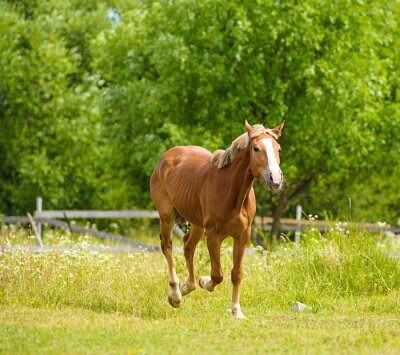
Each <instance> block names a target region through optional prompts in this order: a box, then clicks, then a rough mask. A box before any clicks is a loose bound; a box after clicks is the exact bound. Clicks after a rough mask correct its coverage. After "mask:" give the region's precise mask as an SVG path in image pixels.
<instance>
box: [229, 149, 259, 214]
mask: <svg viewBox="0 0 400 355" xmlns="http://www.w3.org/2000/svg"><path fill="white" fill-rule="evenodd" d="M226 169H227V170H229V196H230V197H231V198H232V199H233V201H234V205H235V207H236V208H237V209H238V210H240V209H241V208H242V206H243V202H244V201H245V199H246V198H247V195H248V193H249V191H250V188H251V187H252V185H253V181H254V177H253V175H252V174H251V173H250V154H249V150H248V149H247V148H246V149H244V150H243V151H241V152H240V153H239V154H238V155H237V156H236V158H235V159H234V160H233V162H232V163H231V164H230V165H229V166H228V167H227V168H226Z"/></svg>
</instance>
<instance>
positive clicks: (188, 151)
mask: <svg viewBox="0 0 400 355" xmlns="http://www.w3.org/2000/svg"><path fill="white" fill-rule="evenodd" d="M180 148H181V149H179V150H178V149H177V152H176V153H179V154H176V156H175V158H174V159H171V160H170V161H169V164H168V169H166V170H165V175H164V182H165V187H166V190H167V193H168V196H169V198H170V200H171V202H172V204H173V206H174V208H175V209H176V210H177V212H178V213H179V214H180V215H181V216H182V217H183V218H185V219H186V220H188V221H189V222H191V223H193V224H196V225H198V226H203V224H204V218H203V210H202V206H201V194H202V190H203V186H204V183H205V180H206V177H207V176H206V169H207V167H206V165H207V164H208V162H209V157H210V155H211V154H210V153H209V152H208V151H206V150H205V149H201V150H197V149H195V147H180Z"/></svg>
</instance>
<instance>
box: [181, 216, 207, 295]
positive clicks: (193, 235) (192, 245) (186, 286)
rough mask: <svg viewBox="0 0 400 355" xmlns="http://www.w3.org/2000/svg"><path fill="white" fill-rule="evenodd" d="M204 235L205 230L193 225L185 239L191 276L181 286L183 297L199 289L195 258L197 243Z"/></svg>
mask: <svg viewBox="0 0 400 355" xmlns="http://www.w3.org/2000/svg"><path fill="white" fill-rule="evenodd" d="M203 234H204V228H202V227H199V226H196V225H195V224H192V226H191V228H190V231H189V233H188V234H186V235H185V237H184V238H183V241H184V253H185V259H186V268H187V270H188V273H189V276H188V277H187V279H186V281H185V282H184V283H182V284H180V290H181V292H182V296H186V295H187V294H189V293H190V292H192V291H194V290H195V289H196V287H197V284H196V279H195V276H194V265H193V257H194V252H195V250H196V246H197V243H198V242H199V240H200V239H201V237H202V236H203Z"/></svg>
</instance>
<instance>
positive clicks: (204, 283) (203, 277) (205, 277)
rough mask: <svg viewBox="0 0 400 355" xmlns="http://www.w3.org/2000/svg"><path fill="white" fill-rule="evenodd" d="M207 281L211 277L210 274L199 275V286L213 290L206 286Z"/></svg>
mask: <svg viewBox="0 0 400 355" xmlns="http://www.w3.org/2000/svg"><path fill="white" fill-rule="evenodd" d="M209 281H211V277H210V276H202V277H200V280H199V285H200V287H201V288H204V289H205V290H207V291H210V292H212V291H214V289H212V290H210V289H208V288H207V283H208V282H209Z"/></svg>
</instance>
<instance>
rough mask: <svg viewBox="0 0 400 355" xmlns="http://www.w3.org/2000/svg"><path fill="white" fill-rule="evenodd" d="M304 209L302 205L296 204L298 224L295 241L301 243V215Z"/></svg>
mask: <svg viewBox="0 0 400 355" xmlns="http://www.w3.org/2000/svg"><path fill="white" fill-rule="evenodd" d="M302 213H303V211H302V208H301V206H300V205H297V206H296V221H297V226H296V233H295V234H294V241H295V242H296V243H300V226H301V215H302Z"/></svg>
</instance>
